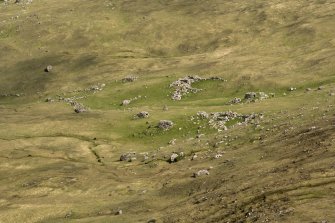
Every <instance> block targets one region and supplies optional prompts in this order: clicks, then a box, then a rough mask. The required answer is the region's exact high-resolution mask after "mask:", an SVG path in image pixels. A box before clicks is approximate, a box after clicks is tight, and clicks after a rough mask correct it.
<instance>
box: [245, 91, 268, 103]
mask: <svg viewBox="0 0 335 223" xmlns="http://www.w3.org/2000/svg"><path fill="white" fill-rule="evenodd" d="M273 95H274V94H273ZM268 98H269V95H267V94H266V93H264V92H257V93H256V92H247V93H245V95H244V99H245V100H248V101H255V100H264V99H268Z"/></svg>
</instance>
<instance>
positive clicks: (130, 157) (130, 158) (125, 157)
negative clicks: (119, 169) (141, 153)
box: [120, 152, 136, 162]
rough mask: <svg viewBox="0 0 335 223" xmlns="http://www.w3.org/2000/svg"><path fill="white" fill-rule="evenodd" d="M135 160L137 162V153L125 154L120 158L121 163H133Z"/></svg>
mask: <svg viewBox="0 0 335 223" xmlns="http://www.w3.org/2000/svg"><path fill="white" fill-rule="evenodd" d="M134 160H136V153H135V152H128V153H124V154H122V155H121V156H120V161H126V162H132V161H134Z"/></svg>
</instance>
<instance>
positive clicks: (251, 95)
mask: <svg viewBox="0 0 335 223" xmlns="http://www.w3.org/2000/svg"><path fill="white" fill-rule="evenodd" d="M254 98H256V93H255V92H247V93H245V95H244V99H246V100H250V99H254Z"/></svg>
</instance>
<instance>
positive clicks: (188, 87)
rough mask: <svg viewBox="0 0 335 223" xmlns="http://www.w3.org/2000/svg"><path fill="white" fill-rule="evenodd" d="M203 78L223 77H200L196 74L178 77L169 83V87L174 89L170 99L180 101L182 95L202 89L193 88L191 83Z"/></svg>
mask: <svg viewBox="0 0 335 223" xmlns="http://www.w3.org/2000/svg"><path fill="white" fill-rule="evenodd" d="M205 80H223V79H222V78H219V77H211V78H202V77H199V76H197V75H196V76H187V77H184V78H179V79H178V80H176V81H174V82H173V83H171V84H170V88H174V89H175V90H174V92H173V93H172V95H171V98H172V100H174V101H180V100H181V99H182V97H183V96H185V95H187V94H190V93H197V92H199V91H202V89H198V88H193V87H192V84H193V83H195V82H199V81H205Z"/></svg>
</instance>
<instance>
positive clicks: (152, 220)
mask: <svg viewBox="0 0 335 223" xmlns="http://www.w3.org/2000/svg"><path fill="white" fill-rule="evenodd" d="M156 222H157V220H156V219H150V220H149V221H148V223H156Z"/></svg>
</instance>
